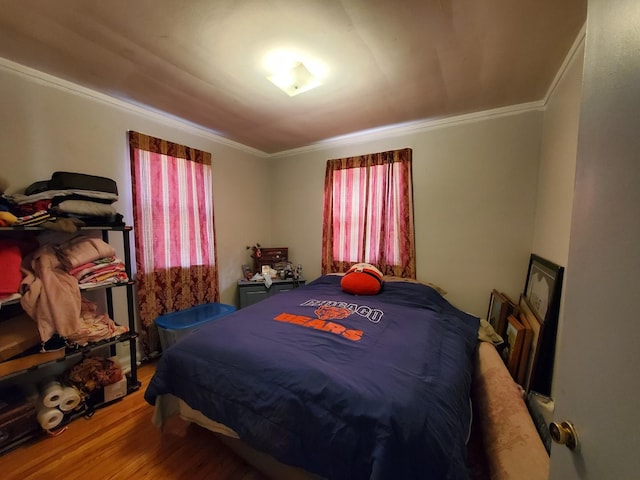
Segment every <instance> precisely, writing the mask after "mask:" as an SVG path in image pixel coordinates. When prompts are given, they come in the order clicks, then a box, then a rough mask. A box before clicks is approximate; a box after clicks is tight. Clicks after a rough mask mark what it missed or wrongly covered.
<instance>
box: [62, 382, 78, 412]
mask: <svg viewBox="0 0 640 480" xmlns="http://www.w3.org/2000/svg"><path fill="white" fill-rule="evenodd" d="M80 400H81V399H80V393H79V392H78V390H77V389H76V388H75V387H64V388H63V389H62V393H61V394H60V404H59V405H58V408H60V410H62V411H63V412H70V411H71V410H73V409H74V408H76V407H77V406H78V405H80Z"/></svg>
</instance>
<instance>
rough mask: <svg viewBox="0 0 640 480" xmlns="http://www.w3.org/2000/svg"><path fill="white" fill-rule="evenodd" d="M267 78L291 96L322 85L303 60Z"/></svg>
mask: <svg viewBox="0 0 640 480" xmlns="http://www.w3.org/2000/svg"><path fill="white" fill-rule="evenodd" d="M267 78H268V79H269V80H270V81H271V82H273V83H274V84H275V85H276V86H277V87H278V88H280V89H281V90H282V91H283V92H285V93H286V94H287V95H289V96H290V97H293V96H295V95H298V94H300V93H303V92H308V91H309V90H311V89H312V88H316V87H319V86H320V85H322V82H320V80H318V78H316V77H315V76H314V75H313V74H312V73H311V72H310V71H309V70H308V69H307V67H305V66H304V64H303V63H302V62H295V63H294V64H293V66H291V67H289V68H283V69H281V70H278V71H277V72H275V73H274V74H273V75H270V76H268V77H267Z"/></svg>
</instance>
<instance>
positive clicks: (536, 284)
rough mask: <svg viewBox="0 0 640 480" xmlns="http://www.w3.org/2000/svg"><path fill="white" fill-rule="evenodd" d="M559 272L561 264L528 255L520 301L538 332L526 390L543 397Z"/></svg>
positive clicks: (548, 373)
mask: <svg viewBox="0 0 640 480" xmlns="http://www.w3.org/2000/svg"><path fill="white" fill-rule="evenodd" d="M563 274H564V268H563V267H561V266H559V265H556V264H555V263H553V262H550V261H549V260H546V259H544V258H542V257H540V256H539V255H535V254H531V257H530V259H529V269H528V271H527V278H526V281H525V284H524V293H523V297H524V302H521V304H522V306H523V307H525V306H526V307H529V311H530V312H531V314H533V316H534V317H535V318H536V319H537V320H538V322H539V323H540V332H539V334H538V335H539V337H538V341H537V344H536V347H535V349H536V352H535V357H534V359H533V362H534V363H533V364H532V365H531V374H530V377H529V381H528V384H527V389H528V390H529V391H535V392H537V393H540V394H542V395H546V396H550V395H551V382H552V379H553V368H554V362H555V350H556V336H557V332H558V315H559V312H560V296H561V292H562V280H563ZM527 318H528V317H527ZM530 323H531V322H530ZM534 325H535V324H534Z"/></svg>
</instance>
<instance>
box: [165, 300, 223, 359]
mask: <svg viewBox="0 0 640 480" xmlns="http://www.w3.org/2000/svg"><path fill="white" fill-rule="evenodd" d="M235 310H236V307H234V306H233V305H227V304H225V303H204V304H202V305H196V306H195V307H191V308H187V309H185V310H180V311H179V312H172V313H166V314H164V315H160V316H159V317H158V318H156V319H155V321H154V323H155V324H156V326H157V327H158V333H159V335H160V345H161V346H162V349H163V350H166V349H167V348H169V346H170V345H173V344H174V343H176V341H177V340H178V339H179V338H180V337H182V336H184V335H186V334H187V333H189V332H191V331H192V330H195V329H196V328H197V327H200V326H202V325H204V324H205V323H207V322H210V321H212V320H217V319H218V318H221V317H224V316H225V315H228V314H230V313H232V312H234V311H235Z"/></svg>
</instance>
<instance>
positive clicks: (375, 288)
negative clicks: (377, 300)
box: [340, 263, 382, 295]
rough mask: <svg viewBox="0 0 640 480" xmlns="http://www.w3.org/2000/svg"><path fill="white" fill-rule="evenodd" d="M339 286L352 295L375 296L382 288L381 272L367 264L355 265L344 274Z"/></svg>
mask: <svg viewBox="0 0 640 480" xmlns="http://www.w3.org/2000/svg"><path fill="white" fill-rule="evenodd" d="M340 286H341V287H342V290H343V291H345V292H347V293H351V294H353V295H377V294H378V293H379V292H380V289H381V288H382V272H381V271H380V270H378V269H377V268H376V267H374V266H373V265H371V264H369V263H356V264H355V265H353V266H352V267H351V268H350V269H349V270H347V272H346V273H345V274H344V276H343V277H342V279H341V280H340Z"/></svg>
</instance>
